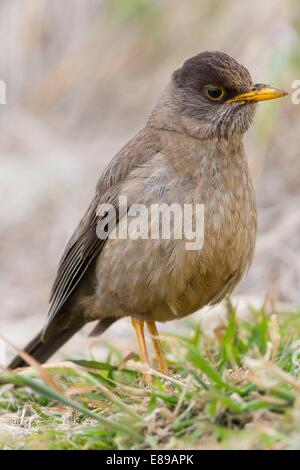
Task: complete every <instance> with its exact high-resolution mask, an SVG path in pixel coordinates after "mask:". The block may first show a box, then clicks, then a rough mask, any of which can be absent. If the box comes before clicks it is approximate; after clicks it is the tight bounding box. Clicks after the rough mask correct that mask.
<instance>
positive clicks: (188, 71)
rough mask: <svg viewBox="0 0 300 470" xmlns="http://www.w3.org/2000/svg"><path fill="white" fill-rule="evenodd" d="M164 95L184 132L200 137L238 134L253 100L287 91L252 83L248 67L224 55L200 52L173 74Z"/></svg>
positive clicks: (252, 108) (250, 112) (246, 125)
mask: <svg viewBox="0 0 300 470" xmlns="http://www.w3.org/2000/svg"><path fill="white" fill-rule="evenodd" d="M168 94H169V96H168V102H169V104H170V102H171V104H172V108H173V109H176V113H177V118H178V116H179V117H180V120H181V122H183V123H184V127H185V128H186V130H187V131H189V130H192V131H193V132H194V133H197V135H198V136H199V137H202V138H214V137H217V138H220V137H221V138H222V137H225V138H226V137H228V136H230V135H239V136H241V135H242V134H243V133H244V132H245V131H246V130H247V129H248V128H249V126H250V124H251V123H252V120H253V117H254V112H255V107H256V103H257V102H259V101H264V100H271V99H274V98H279V97H281V96H285V95H286V94H287V93H286V92H284V91H282V90H279V89H277V88H274V87H271V86H270V85H262V84H253V81H252V78H251V75H250V73H249V72H248V70H247V69H246V68H245V67H244V66H243V65H241V64H239V63H238V62H237V61H236V60H235V59H233V58H232V57H230V56H228V55H227V54H224V53H222V52H202V53H200V54H198V55H196V56H194V57H192V58H191V59H189V60H187V61H186V62H184V64H183V66H182V67H181V68H179V69H178V70H176V71H175V72H174V73H173V75H172V79H171V83H170V86H169V91H168ZM189 126H190V127H191V129H189V128H188V127H189Z"/></svg>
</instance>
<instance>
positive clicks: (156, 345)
mask: <svg viewBox="0 0 300 470" xmlns="http://www.w3.org/2000/svg"><path fill="white" fill-rule="evenodd" d="M146 323H147V327H148V330H149V333H150V335H151V339H152V344H153V349H154V354H155V359H156V364H157V367H158V370H159V371H160V372H162V373H163V374H166V375H167V374H168V366H167V363H166V360H165V356H164V353H163V350H162V347H161V343H160V340H159V336H158V332H157V329H156V325H155V323H154V321H147V322H146Z"/></svg>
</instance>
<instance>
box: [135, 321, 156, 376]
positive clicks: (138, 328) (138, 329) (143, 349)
mask: <svg viewBox="0 0 300 470" xmlns="http://www.w3.org/2000/svg"><path fill="white" fill-rule="evenodd" d="M132 326H133V328H134V329H135V334H136V338H137V342H138V347H139V351H140V359H141V361H142V362H144V363H146V364H147V365H148V366H150V362H149V356H148V351H147V346H146V342H145V335H144V322H143V321H142V320H137V319H135V318H133V319H132ZM144 377H145V382H146V384H148V385H150V384H151V383H152V378H151V376H150V375H149V374H144Z"/></svg>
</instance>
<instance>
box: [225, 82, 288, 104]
mask: <svg viewBox="0 0 300 470" xmlns="http://www.w3.org/2000/svg"><path fill="white" fill-rule="evenodd" d="M286 95H288V93H287V92H286V91H284V90H280V89H279V88H274V87H272V86H270V85H261V84H259V85H254V86H253V89H252V90H251V91H249V92H247V93H242V94H240V95H237V96H235V97H234V98H230V99H229V100H227V103H238V104H245V103H250V102H252V103H257V102H258V101H267V100H274V99H276V98H281V97H282V96H286Z"/></svg>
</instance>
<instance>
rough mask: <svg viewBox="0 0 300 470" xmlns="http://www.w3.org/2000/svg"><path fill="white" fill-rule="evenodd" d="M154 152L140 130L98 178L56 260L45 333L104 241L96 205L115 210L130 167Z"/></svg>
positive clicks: (143, 161) (145, 159) (140, 163)
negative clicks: (111, 206)
mask: <svg viewBox="0 0 300 470" xmlns="http://www.w3.org/2000/svg"><path fill="white" fill-rule="evenodd" d="M156 153H157V150H156V149H155V148H154V147H153V144H151V139H147V134H146V135H145V131H141V132H140V133H138V134H137V136H136V137H135V138H133V139H132V140H131V141H130V142H129V143H128V144H127V145H126V146H125V147H123V149H122V150H121V151H120V152H119V153H118V154H117V155H116V156H115V157H114V159H113V160H112V161H111V163H110V164H109V165H108V167H107V169H106V170H105V171H104V173H103V175H102V176H101V177H100V179H99V181H98V184H97V188H96V194H95V196H94V199H93V201H92V203H91V204H90V206H89V208H88V210H87V212H86V214H85V215H84V217H83V218H82V220H81V221H80V223H79V225H78V227H77V229H76V230H75V232H74V233H73V235H72V237H71V238H70V240H69V242H68V244H67V246H66V248H65V251H64V253H63V256H62V258H61V261H60V263H59V267H58V272H57V275H56V279H55V281H54V284H53V288H52V291H51V296H50V309H49V313H48V319H47V320H48V321H47V325H46V327H45V330H44V332H45V331H46V330H47V329H48V326H49V325H50V323H52V320H53V319H54V317H56V315H57V314H58V312H59V311H60V310H61V308H62V306H63V305H64V304H65V302H66V301H67V299H69V298H70V296H71V294H72V293H73V291H74V289H75V288H76V286H77V285H78V283H79V282H80V280H81V279H82V278H83V276H84V274H85V273H86V271H87V269H88V267H89V266H90V265H91V263H92V261H93V260H94V259H95V258H96V257H97V255H99V253H100V251H101V249H102V247H103V245H104V243H105V240H102V239H99V238H98V237H97V233H96V228H97V224H98V222H99V215H98V214H97V210H98V208H99V206H100V205H101V204H104V203H109V204H112V205H114V206H115V207H116V209H117V204H118V195H119V186H120V184H121V183H122V182H123V181H124V180H125V179H126V177H127V176H128V175H129V174H130V172H131V171H132V170H134V169H135V168H136V167H138V166H140V165H143V163H145V162H146V161H147V160H149V159H151V157H153V156H154V155H155V154H156Z"/></svg>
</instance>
